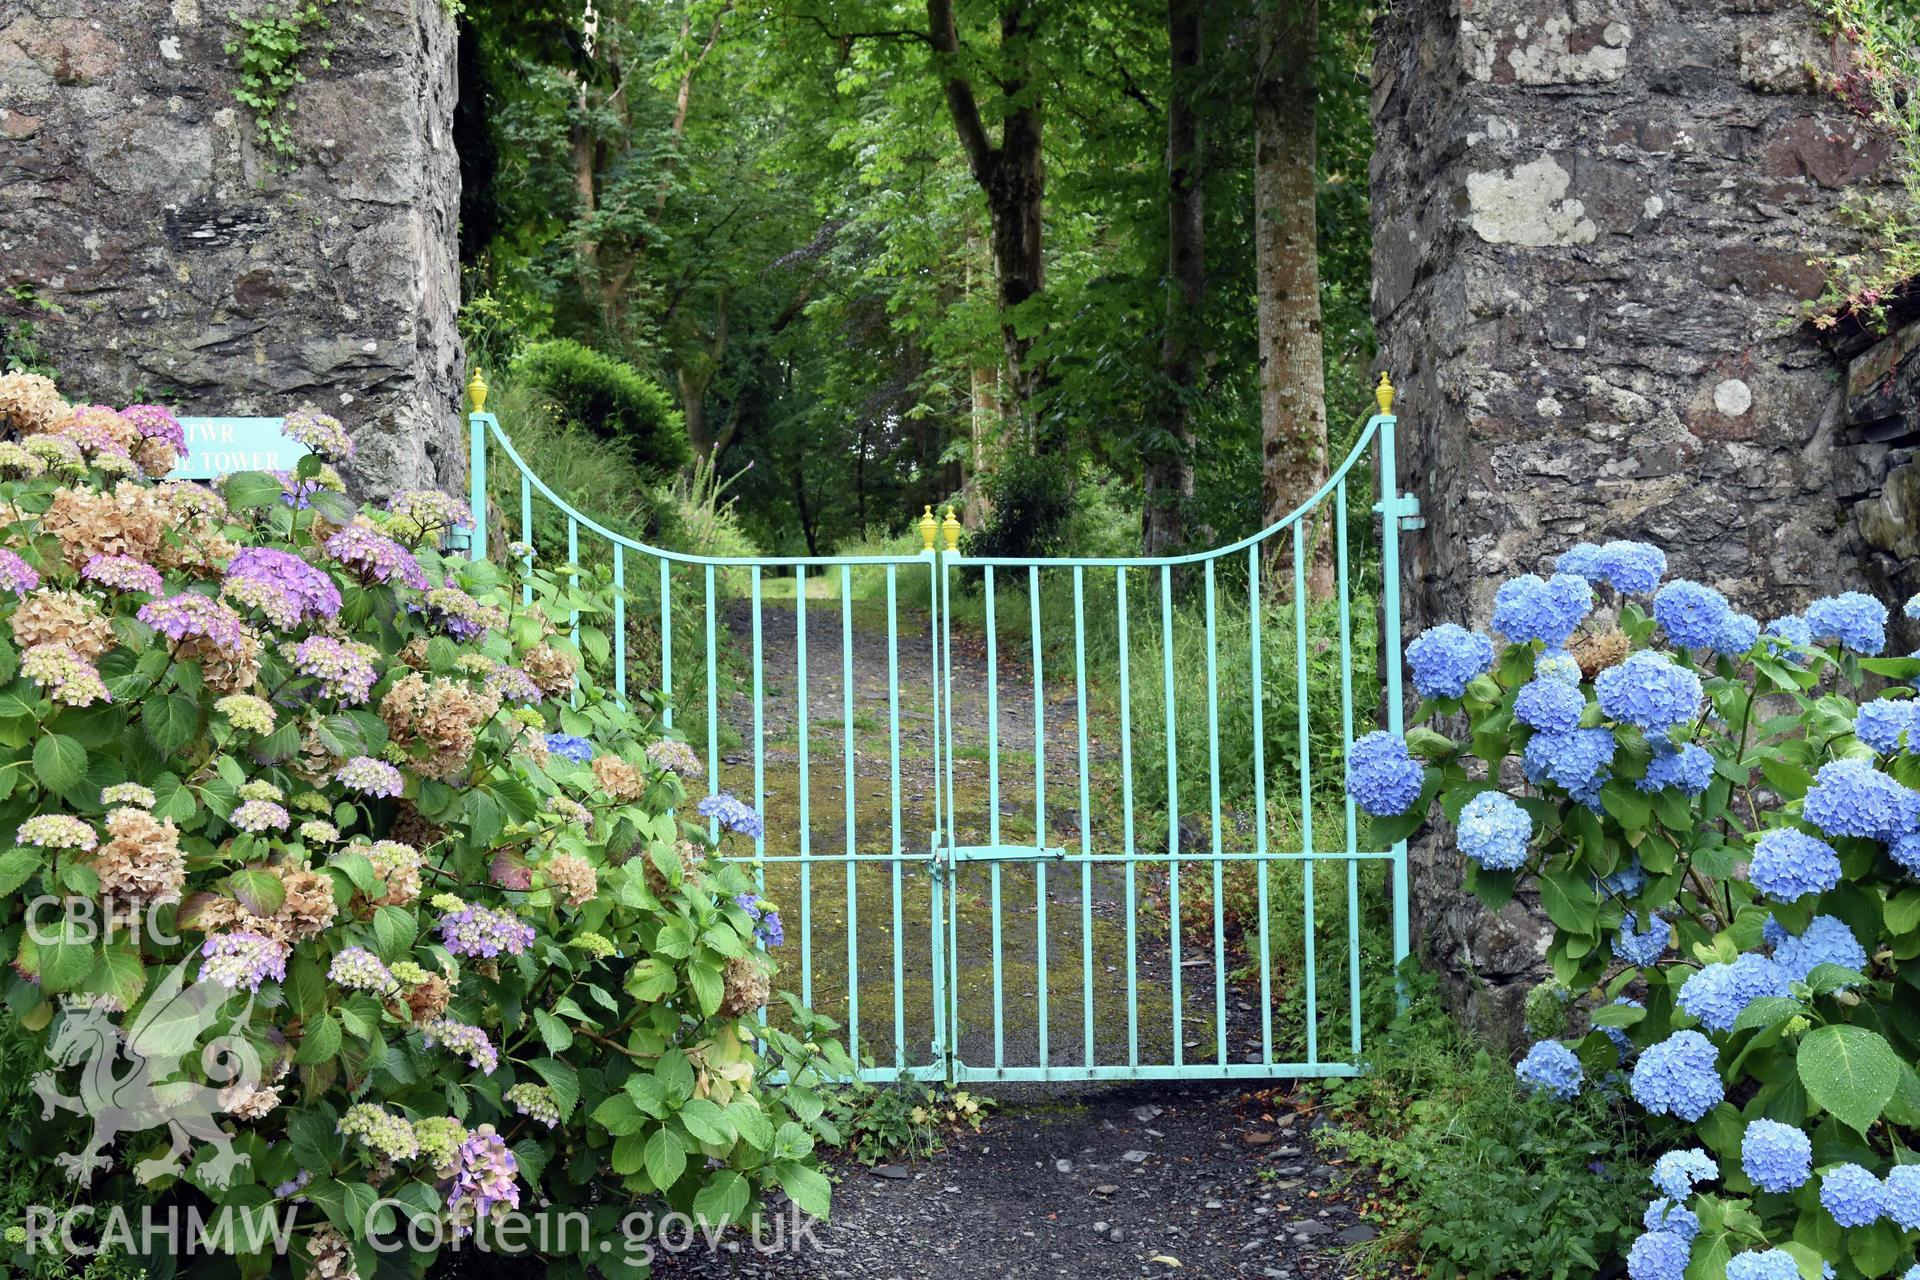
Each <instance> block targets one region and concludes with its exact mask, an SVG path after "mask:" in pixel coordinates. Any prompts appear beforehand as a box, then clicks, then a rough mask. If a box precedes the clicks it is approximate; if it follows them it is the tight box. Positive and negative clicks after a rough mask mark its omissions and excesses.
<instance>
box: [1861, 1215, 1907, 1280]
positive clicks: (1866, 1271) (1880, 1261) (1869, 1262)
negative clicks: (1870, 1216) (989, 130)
mask: <svg viewBox="0 0 1920 1280" xmlns="http://www.w3.org/2000/svg"><path fill="white" fill-rule="evenodd" d="M1901 1253H1902V1246H1901V1234H1900V1230H1899V1228H1897V1227H1895V1226H1894V1225H1893V1224H1892V1223H1891V1222H1888V1221H1887V1220H1886V1219H1884V1218H1883V1219H1881V1220H1880V1221H1879V1222H1876V1223H1874V1224H1873V1225H1872V1226H1870V1227H1864V1228H1855V1229H1854V1230H1851V1231H1849V1232H1847V1256H1848V1257H1849V1258H1852V1259H1853V1265H1854V1266H1856V1267H1859V1268H1860V1274H1862V1275H1867V1276H1883V1275H1886V1274H1888V1272H1889V1271H1891V1270H1892V1269H1893V1267H1894V1264H1895V1262H1896V1261H1898V1260H1899V1258H1900V1256H1901ZM1907 1256H1908V1257H1909V1258H1911V1257H1912V1254H1911V1252H1910V1251H1909V1252H1908V1253H1907Z"/></svg>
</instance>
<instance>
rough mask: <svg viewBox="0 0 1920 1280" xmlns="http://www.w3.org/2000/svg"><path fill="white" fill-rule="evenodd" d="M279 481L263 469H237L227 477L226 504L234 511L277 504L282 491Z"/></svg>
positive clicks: (250, 509)
mask: <svg viewBox="0 0 1920 1280" xmlns="http://www.w3.org/2000/svg"><path fill="white" fill-rule="evenodd" d="M284 492H285V490H283V489H282V488H281V486H280V481H279V480H277V479H275V478H274V477H273V476H271V475H268V474H267V473H266V472H264V471H238V472H235V473H234V474H233V475H230V476H228V477H227V483H226V489H225V493H226V499H227V505H228V506H229V507H231V508H233V510H235V511H252V510H256V509H258V508H261V507H269V506H277V505H279V503H280V497H281V494H282V493H284Z"/></svg>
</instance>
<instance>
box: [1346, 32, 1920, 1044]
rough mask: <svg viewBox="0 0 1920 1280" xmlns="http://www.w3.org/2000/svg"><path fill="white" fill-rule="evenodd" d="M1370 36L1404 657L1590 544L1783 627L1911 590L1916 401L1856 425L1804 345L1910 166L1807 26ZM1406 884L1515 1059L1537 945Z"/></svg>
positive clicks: (1810, 346) (1457, 981)
mask: <svg viewBox="0 0 1920 1280" xmlns="http://www.w3.org/2000/svg"><path fill="white" fill-rule="evenodd" d="M1379 36H1380V39H1379V44H1378V53H1377V57H1376V61H1375V66H1374V104H1373V105H1374V119H1375V124H1376V129H1377V140H1376V148H1375V155H1374V168H1373V174H1372V185H1373V218H1374V264H1375V284H1374V290H1375V296H1374V312H1375V318H1376V320H1377V322H1378V325H1379V334H1380V339H1381V362H1382V364H1383V366H1384V367H1385V368H1387V369H1389V370H1391V371H1392V375H1393V379H1394V381H1395V382H1396V383H1398V384H1399V386H1400V388H1401V400H1400V410H1401V413H1402V418H1401V423H1402V429H1403V434H1404V436H1405V438H1406V443H1405V445H1403V447H1402V453H1401V457H1402V459H1403V464H1402V467H1403V471H1402V476H1401V480H1402V483H1403V485H1404V486H1405V487H1406V488H1408V489H1410V490H1411V491H1413V492H1415V493H1417V494H1418V495H1419V497H1420V501H1421V504H1422V507H1423V509H1424V514H1425V516H1426V528H1425V530H1424V531H1423V532H1421V533H1418V534H1415V535H1413V536H1411V537H1410V538H1409V539H1408V540H1407V542H1408V560H1409V563H1408V575H1409V579H1410V587H1411V594H1410V602H1409V610H1410V613H1411V615H1412V616H1411V617H1410V619H1409V624H1410V626H1409V634H1410V635H1411V634H1413V633H1414V632H1417V631H1418V630H1419V629H1420V628H1421V627H1422V626H1425V625H1428V624H1429V623H1431V622H1433V621H1437V620H1441V619H1448V618H1451V619H1459V620H1462V621H1471V622H1473V623H1475V624H1478V625H1484V624H1485V622H1486V619H1487V617H1488V614H1489V612H1490V609H1489V605H1490V599H1491V595H1492V591H1493V588H1494V587H1495V586H1496V585H1497V584H1498V582H1499V581H1500V580H1501V579H1503V578H1505V577H1507V576H1509V575H1511V574H1514V573H1517V572H1525V571H1530V570H1541V569H1544V568H1548V567H1549V566H1550V565H1551V562H1552V557H1553V556H1554V554H1556V553H1557V552H1558V551H1559V550H1561V549H1563V548H1565V547H1566V546H1567V545H1569V544H1571V543H1573V542H1577V541H1581V540H1583V539H1596V538H1609V537H1633V538H1644V539H1646V540H1649V541H1652V542H1655V543H1658V544H1660V545H1661V546H1663V547H1665V548H1667V550H1668V553H1669V555H1670V556H1671V560H1672V568H1673V572H1674V573H1675V574H1678V575H1682V576H1686V577H1691V578H1696V579H1698V580H1700V581H1703V582H1707V583H1710V584H1712V585H1714V586H1716V587H1719V588H1721V589H1722V590H1724V591H1726V592H1727V593H1728V594H1729V595H1730V596H1732V597H1733V598H1735V599H1736V600H1737V601H1739V602H1740V604H1741V605H1742V607H1743V608H1745V609H1747V610H1749V611H1751V612H1754V613H1756V614H1758V615H1760V616H1761V618H1762V619H1763V620H1764V619H1765V618H1767V617H1770V616H1773V614H1774V613H1777V612H1782V611H1786V610H1789V609H1797V608H1798V607H1800V606H1802V605H1804V604H1805V603H1806V602H1807V601H1808V600H1809V599H1811V598H1813V597H1815V596H1818V595H1821V594H1825V593H1827V592H1830V591H1832V590H1835V589H1837V588H1838V587H1840V586H1842V585H1847V584H1855V583H1859V582H1861V581H1862V580H1863V574H1865V575H1866V577H1868V578H1870V579H1871V580H1873V581H1874V582H1875V583H1876V585H1877V586H1879V588H1880V589H1881V590H1882V592H1883V594H1887V595H1889V596H1890V595H1891V594H1892V592H1893V591H1894V590H1901V591H1906V592H1911V591H1912V590H1914V589H1915V587H1916V586H1920V582H1916V581H1915V569H1916V565H1917V563H1920V562H1917V560H1916V557H1917V556H1920V547H1916V545H1915V534H1914V531H1913V523H1912V522H1913V519H1914V515H1915V511H1916V509H1917V508H1920V502H1917V501H1916V490H1917V489H1920V486H1916V484H1915V481H1914V479H1913V477H1914V475H1915V472H1914V471H1913V469H1912V468H1911V466H1910V465H1907V464H1910V462H1911V459H1912V454H1913V445H1914V443H1915V441H1916V436H1917V435H1920V432H1916V428H1915V425H1914V423H1913V421H1912V417H1911V410H1912V396H1911V394H1909V396H1908V399H1907V400H1906V402H1905V403H1906V405H1907V408H1906V410H1905V412H1906V414H1907V418H1906V420H1905V426H1904V427H1902V426H1900V425H1899V424H1898V423H1897V422H1894V421H1893V419H1896V418H1898V417H1899V412H1898V411H1896V410H1889V412H1888V414H1887V415H1885V416H1884V417H1883V418H1882V420H1881V421H1880V422H1879V424H1878V425H1877V426H1875V427H1873V428H1872V429H1871V430H1869V429H1868V428H1866V427H1864V426H1862V425H1861V423H1862V421H1863V415H1868V416H1870V415H1871V413H1872V412H1873V410H1871V409H1870V408H1866V407H1863V406H1864V405H1865V404H1866V401H1867V400H1869V399H1871V395H1870V394H1869V393H1868V392H1867V391H1866V390H1865V389H1864V386H1865V384H1872V385H1874V386H1882V385H1883V384H1884V383H1886V382H1887V381H1888V380H1887V379H1885V378H1881V379H1879V380H1878V381H1876V380H1875V379H1874V378H1873V377H1872V376H1871V371H1870V370H1868V369H1866V368H1865V367H1864V366H1863V367H1862V368H1861V371H1860V373H1859V375H1858V378H1857V379H1856V380H1857V381H1859V382H1861V383H1862V384H1863V385H1862V387H1857V388H1856V391H1857V393H1858V394H1856V395H1854V396H1852V397H1850V396H1849V395H1848V392H1847V381H1848V377H1847V375H1848V362H1847V359H1846V358H1844V357H1842V356H1837V355H1836V354H1835V353H1834V352H1833V351H1832V350H1830V349H1829V347H1828V346H1826V345H1824V344H1823V343H1822V342H1821V341H1820V340H1819V339H1818V338H1817V337H1816V336H1814V335H1813V334H1812V333H1811V332H1810V331H1808V330H1806V329H1803V328H1799V327H1796V326H1794V325H1793V324H1792V323H1791V321H1792V320H1793V319H1794V318H1795V317H1796V316H1797V314H1798V308H1799V304H1800V302H1801V301H1802V300H1803V299H1807V298H1812V297H1814V296H1816V295H1817V294H1818V293H1819V292H1820V289H1821V284H1822V272H1821V269H1820V268H1819V267H1818V266H1816V265H1812V264H1810V263H1809V261H1808V259H1809V258H1810V257H1812V256H1813V255H1815V254H1817V253H1819V252H1820V251H1822V250H1825V249H1829V248H1836V247H1841V246H1843V245H1844V243H1845V237H1846V235H1847V234H1848V233H1847V231H1846V229H1845V226H1844V224H1843V221H1842V220H1841V219H1840V218H1838V217H1837V216H1836V215H1837V212H1838V210H1839V209H1840V207H1841V205H1842V203H1843V201H1844V200H1845V199H1846V197H1847V195H1848V193H1849V192H1850V191H1854V190H1859V189H1864V188H1866V187H1869V186H1871V185H1872V184H1875V183H1877V182H1880V181H1883V180H1884V178H1885V175H1886V170H1887V168H1888V160H1889V149H1890V148H1889V143H1888V141H1887V139H1885V138H1884V137H1881V136H1878V135H1876V134H1875V133H1873V132H1871V131H1870V130H1868V129H1867V128H1866V127H1865V126H1864V125H1863V123H1862V122H1861V121H1860V119H1859V118H1858V117H1856V116H1854V115H1853V114H1851V113H1850V112H1849V111H1848V110H1846V109H1845V108H1844V107H1843V106H1842V105H1841V104H1840V103H1839V102H1837V101H1835V100H1833V99H1832V98H1830V97H1829V96H1827V95H1826V94H1825V93H1824V92H1823V91H1822V90H1821V81H1820V76H1821V74H1822V73H1823V71H1824V70H1825V68H1826V67H1827V66H1828V64H1829V59H1830V49H1829V47H1828V44H1827V42H1826V40H1825V38H1824V37H1823V36H1822V35H1821V33H1820V32H1819V31H1818V30H1817V28H1816V26H1815V21H1814V18H1813V15H1812V12H1811V9H1810V7H1809V6H1808V5H1807V4H1805V3H1804V0H1618V2H1609V3H1602V2H1601V0H1402V2H1401V3H1397V4H1395V5H1393V6H1392V10H1391V13H1390V14H1389V15H1388V16H1387V17H1386V18H1384V19H1383V20H1382V25H1381V28H1380V31H1379ZM1913 345H1915V342H1913V341H1910V343H1909V346H1908V347H1907V348H1905V349H1903V350H1905V353H1906V354H1905V357H1903V358H1904V359H1905V366H1904V367H1905V371H1906V372H1905V374H1904V375H1901V376H1904V377H1906V378H1911V377H1913V376H1914V375H1915V374H1916V373H1917V372H1920V364H1917V363H1916V362H1915V361H1914V360H1913V359H1911V356H1912V349H1911V348H1912V346H1913ZM1889 358H1890V357H1888V355H1887V353H1885V352H1883V353H1882V359H1883V361H1884V360H1886V359H1889ZM1899 380H1900V378H1899V377H1896V378H1894V379H1893V381H1894V382H1898V381H1899ZM1910 385H1911V384H1909V386H1910ZM1880 394H1884V395H1885V396H1888V397H1892V396H1893V395H1894V394H1895V393H1893V392H1891V391H1884V392H1882V393H1880ZM1889 403H1890V401H1889ZM1903 441H1904V443H1903ZM1903 451H1904V452H1903ZM1903 465H1906V466H1907V469H1906V470H1905V471H1904V472H1903V471H1901V467H1902V466H1903ZM1902 475H1904V476H1905V477H1907V478H1906V479H1905V480H1904V481H1900V480H1897V477H1899V476H1902ZM1890 477H1895V478H1896V479H1895V480H1894V481H1890ZM1901 486H1904V487H1903V488H1902V487H1901ZM1893 488H1901V493H1903V494H1904V497H1902V496H1899V495H1896V494H1895V493H1894V492H1893ZM1903 522H1904V527H1901V526H1902V525H1903ZM1902 598H1904V597H1902ZM1908 639H1909V640H1912V639H1915V637H1908ZM1415 880H1416V884H1415V896H1416V899H1417V901H1416V904H1415V905H1416V911H1415V914H1416V919H1417V921H1418V925H1419V932H1420V935H1421V941H1422V945H1423V946H1424V948H1425V950H1426V951H1427V953H1428V955H1429V956H1430V957H1432V958H1433V959H1435V960H1436V961H1437V962H1438V967H1440V968H1441V969H1442V970H1443V971H1444V972H1445V973H1446V974H1447V975H1448V981H1449V983H1450V985H1451V987H1452V989H1453V994H1454V995H1455V996H1456V997H1457V998H1458V1003H1459V1004H1460V1005H1461V1006H1462V1007H1463V1008H1464V1009H1465V1010H1466V1011H1467V1013H1468V1014H1469V1016H1470V1018H1471V1019H1472V1020H1473V1021H1475V1022H1476V1023H1478V1024H1479V1025H1480V1026H1481V1027H1483V1028H1484V1029H1487V1030H1489V1031H1494V1032H1497V1033H1506V1032H1508V1031H1510V1030H1511V1028H1512V1027H1513V1026H1514V1024H1515V1022H1516V1021H1517V1018H1518V1013H1519V1008H1520V1001H1521V999H1522V998H1523V996H1524V993H1525V990H1526V988H1527V986H1528V985H1530V983H1531V982H1532V981H1533V979H1534V978H1535V976H1536V975H1537V973H1538V964H1539V958H1540V955H1541V953H1542V950H1543V948H1544V942H1545V931H1544V928H1543V927H1542V922H1541V920H1540V918H1539V917H1538V916H1537V915H1536V914H1534V913H1533V912H1532V911H1530V909H1529V906H1528V904H1526V903H1517V904H1515V905H1512V906H1510V907H1509V908H1507V909H1506V910H1505V911H1503V912H1501V913H1500V914H1499V916H1498V917H1490V916H1489V915H1488V914H1487V913H1486V912H1484V911H1482V910H1481V909H1480V908H1479V907H1478V906H1477V905H1475V904H1473V903H1472V902H1471V901H1469V900H1467V899H1466V898H1464V897H1463V895H1462V894H1461V893H1460V891H1459V888H1458V886H1459V871H1458V866H1457V861H1456V859H1455V858H1454V856H1453V854H1452V851H1451V849H1450V848H1449V847H1447V846H1446V845H1445V844H1444V842H1438V841H1436V842H1429V844H1428V845H1427V847H1425V848H1424V849H1422V850H1421V851H1420V853H1419V854H1418V856H1417V858H1416V869H1415Z"/></svg>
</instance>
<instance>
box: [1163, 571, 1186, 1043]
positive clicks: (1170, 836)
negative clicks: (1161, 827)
mask: <svg viewBox="0 0 1920 1280" xmlns="http://www.w3.org/2000/svg"><path fill="white" fill-rule="evenodd" d="M1160 652H1161V654H1162V655H1163V658H1164V662H1163V663H1162V666H1163V668H1164V671H1165V681H1166V684H1165V691H1166V704H1167V705H1166V711H1167V901H1168V903H1169V906H1168V910H1167V915H1168V926H1169V927H1168V931H1167V932H1168V935H1169V937H1168V942H1169V945H1170V946H1171V948H1172V961H1173V963H1172V966H1171V967H1172V970H1173V1065H1174V1066H1176V1067H1179V1066H1184V1065H1186V1061H1187V1047H1186V1039H1185V1035H1184V1033H1185V1026H1186V1010H1185V1008H1184V1004H1183V1001H1182V998H1181V995H1180V976H1181V975H1180V768H1179V764H1178V760H1179V755H1180V746H1179V743H1178V741H1177V737H1178V735H1177V734H1176V732H1175V729H1176V725H1175V722H1174V702H1173V566H1172V565H1170V564H1163V565H1161V566H1160Z"/></svg>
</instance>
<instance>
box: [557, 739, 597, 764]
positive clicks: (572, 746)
mask: <svg viewBox="0 0 1920 1280" xmlns="http://www.w3.org/2000/svg"><path fill="white" fill-rule="evenodd" d="M547 750H548V751H550V752H552V753H553V754H554V755H556V756H559V757H560V758H561V759H563V760H571V761H573V762H574V763H575V764H585V763H586V762H587V761H589V760H591V759H593V744H592V743H591V742H588V741H587V740H586V739H585V738H582V737H580V736H578V735H577V734H572V733H550V734H548V735H547Z"/></svg>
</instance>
